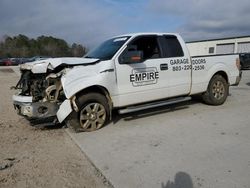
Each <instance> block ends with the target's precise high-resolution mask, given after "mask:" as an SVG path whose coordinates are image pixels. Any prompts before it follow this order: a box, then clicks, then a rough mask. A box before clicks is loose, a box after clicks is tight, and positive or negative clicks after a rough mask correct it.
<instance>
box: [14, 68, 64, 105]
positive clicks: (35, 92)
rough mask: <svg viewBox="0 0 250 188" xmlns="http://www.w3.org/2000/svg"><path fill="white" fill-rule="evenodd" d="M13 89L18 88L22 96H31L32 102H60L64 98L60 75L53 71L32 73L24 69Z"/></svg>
mask: <svg viewBox="0 0 250 188" xmlns="http://www.w3.org/2000/svg"><path fill="white" fill-rule="evenodd" d="M15 89H19V90H20V91H21V93H20V95H22V96H32V102H46V101H48V102H60V101H63V100H64V99H65V96H64V94H63V90H62V85H61V81H60V76H59V77H58V75H57V74H54V73H51V74H49V75H47V74H33V73H32V72H31V71H28V70H25V71H23V73H22V76H21V78H20V80H19V82H18V83H17V85H16V87H15Z"/></svg>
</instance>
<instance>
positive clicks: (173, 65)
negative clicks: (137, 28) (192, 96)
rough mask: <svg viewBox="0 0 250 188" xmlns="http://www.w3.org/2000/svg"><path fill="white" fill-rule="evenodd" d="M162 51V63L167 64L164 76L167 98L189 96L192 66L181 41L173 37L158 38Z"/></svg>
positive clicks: (177, 37)
mask: <svg viewBox="0 0 250 188" xmlns="http://www.w3.org/2000/svg"><path fill="white" fill-rule="evenodd" d="M160 44H161V46H162V49H163V62H164V63H165V64H167V66H168V71H167V75H165V81H166V86H167V88H168V94H169V97H174V96H180V95H186V94H189V92H190V88H191V81H192V79H191V72H192V64H191V61H190V57H189V53H188V51H187V50H186V48H184V49H183V48H182V46H185V44H184V42H183V40H182V39H181V38H180V37H179V36H175V35H163V36H161V37H160Z"/></svg>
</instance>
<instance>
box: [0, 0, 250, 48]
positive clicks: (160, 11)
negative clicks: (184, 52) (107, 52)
mask: <svg viewBox="0 0 250 188" xmlns="http://www.w3.org/2000/svg"><path fill="white" fill-rule="evenodd" d="M249 10H250V1H249V0H237V1H236V0H231V1H230V0H217V1H215V0H0V37H3V36H5V35H8V36H14V35H18V34H24V35H26V36H28V37H30V38H36V37H38V36H41V35H46V36H53V37H58V38H62V39H64V40H66V41H67V42H68V43H69V44H72V43H74V42H75V43H80V44H83V45H84V46H87V47H90V48H91V47H93V46H95V45H97V44H98V43H100V42H101V41H103V40H105V39H107V38H109V37H112V36H116V35H120V34H126V33H134V32H167V33H169V32H174V33H179V34H181V35H182V37H183V38H184V40H186V41H193V40H204V39H214V38H221V37H233V36H243V35H250V21H249V18H250V11H249Z"/></svg>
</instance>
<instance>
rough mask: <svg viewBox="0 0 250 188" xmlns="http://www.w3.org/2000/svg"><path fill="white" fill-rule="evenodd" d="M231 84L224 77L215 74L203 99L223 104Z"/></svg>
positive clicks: (214, 103)
mask: <svg viewBox="0 0 250 188" xmlns="http://www.w3.org/2000/svg"><path fill="white" fill-rule="evenodd" d="M228 91H229V85H228V83H227V81H226V80H225V78H224V77H222V76H221V75H215V76H213V77H212V79H211V80H210V82H209V84H208V88H207V91H206V92H205V93H204V94H203V95H202V99H203V101H204V102H205V103H206V104H210V105H221V104H223V103H224V102H225V101H226V99H227V96H228Z"/></svg>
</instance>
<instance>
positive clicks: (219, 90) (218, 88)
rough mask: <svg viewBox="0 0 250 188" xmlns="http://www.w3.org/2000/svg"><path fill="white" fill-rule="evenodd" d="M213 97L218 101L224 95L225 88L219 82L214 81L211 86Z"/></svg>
mask: <svg viewBox="0 0 250 188" xmlns="http://www.w3.org/2000/svg"><path fill="white" fill-rule="evenodd" d="M212 92H213V96H214V98H215V99H217V100H220V99H222V98H223V97H224V95H225V87H224V85H223V83H222V82H221V81H216V82H215V83H214V85H213V89H212Z"/></svg>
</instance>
